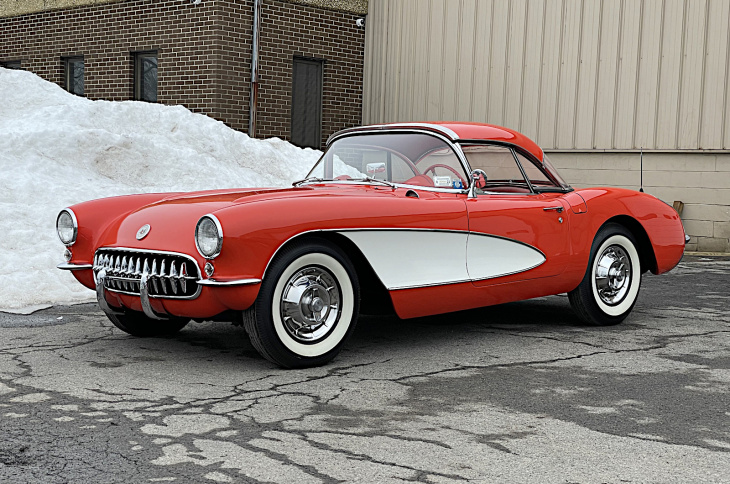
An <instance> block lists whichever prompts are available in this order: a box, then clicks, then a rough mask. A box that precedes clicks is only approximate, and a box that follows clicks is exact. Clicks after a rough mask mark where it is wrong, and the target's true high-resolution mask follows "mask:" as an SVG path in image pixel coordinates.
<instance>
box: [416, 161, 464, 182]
mask: <svg viewBox="0 0 730 484" xmlns="http://www.w3.org/2000/svg"><path fill="white" fill-rule="evenodd" d="M436 168H446V169H447V170H449V171H450V172H451V173H453V174H454V175H456V178H458V179H459V181H461V185H462V186H464V187H466V186H467V183H466V180H464V179H463V178H461V175H459V172H458V171H456V170H455V169H454V168H452V167H450V166H449V165H444V164H443V163H435V164H433V165H431V166H429V167H428V168H426V169H425V170H423V173H424V175H425V174H426V173H428V172H429V171H431V172H433V176H436Z"/></svg>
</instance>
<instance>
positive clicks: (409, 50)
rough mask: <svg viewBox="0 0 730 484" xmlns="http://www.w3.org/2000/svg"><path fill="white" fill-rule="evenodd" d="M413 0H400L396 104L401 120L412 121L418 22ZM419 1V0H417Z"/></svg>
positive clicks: (398, 116) (398, 117)
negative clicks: (415, 33)
mask: <svg viewBox="0 0 730 484" xmlns="http://www.w3.org/2000/svg"><path fill="white" fill-rule="evenodd" d="M413 1H414V0H400V1H399V2H398V3H399V7H400V17H399V18H400V19H401V22H400V23H401V26H402V28H401V32H400V34H401V38H400V49H399V52H398V55H399V58H398V78H397V79H396V82H397V83H398V98H397V99H396V106H397V109H398V113H397V118H396V119H398V120H399V121H411V120H412V119H413V118H412V116H411V108H412V106H413V103H412V100H411V98H412V95H413V92H412V88H413V83H412V81H413V77H414V72H413V69H414V67H415V66H414V57H415V55H416V52H415V50H414V48H415V44H416V43H415V42H414V41H413V34H414V29H415V27H416V24H415V22H414V20H415V17H414V16H413ZM416 1H417V0H416Z"/></svg>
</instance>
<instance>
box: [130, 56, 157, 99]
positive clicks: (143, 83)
mask: <svg viewBox="0 0 730 484" xmlns="http://www.w3.org/2000/svg"><path fill="white" fill-rule="evenodd" d="M134 99H136V100H137V101H147V102H151V103H154V102H157V51H148V52H135V53H134Z"/></svg>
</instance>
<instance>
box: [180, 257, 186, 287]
mask: <svg viewBox="0 0 730 484" xmlns="http://www.w3.org/2000/svg"><path fill="white" fill-rule="evenodd" d="M186 277H188V271H187V268H186V267H185V262H183V263H182V264H180V286H181V287H182V292H183V294H185V293H186V292H187V291H188V280H187V279H186Z"/></svg>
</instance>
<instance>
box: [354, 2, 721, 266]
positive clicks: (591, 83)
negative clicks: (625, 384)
mask: <svg viewBox="0 0 730 484" xmlns="http://www.w3.org/2000/svg"><path fill="white" fill-rule="evenodd" d="M368 8H369V13H368V18H367V29H366V30H367V32H366V37H367V38H366V50H365V52H366V55H365V85H364V109H363V121H364V122H365V123H379V122H394V121H409V120H462V121H477V122H487V123H493V124H498V125H503V126H507V127H510V128H513V129H516V130H518V131H521V132H523V133H525V134H527V135H528V136H530V137H532V138H533V139H535V140H536V141H537V142H538V144H540V145H541V146H542V147H543V148H544V149H545V151H546V152H547V153H548V154H549V156H550V158H551V160H552V161H553V163H554V164H555V165H556V166H558V168H560V170H561V173H562V174H563V175H564V177H565V178H566V179H567V180H568V181H569V182H570V183H571V184H572V185H574V186H578V187H582V186H599V185H604V186H605V185H609V186H622V187H627V188H635V189H638V188H639V183H640V171H639V168H640V152H642V151H643V154H644V156H643V161H644V189H645V191H646V192H648V193H651V194H653V195H655V196H657V197H659V198H661V199H662V200H664V201H665V202H667V203H669V204H672V203H673V202H674V201H682V202H684V210H683V213H682V219H683V221H684V224H685V228H686V230H687V232H688V233H689V234H690V235H691V236H692V239H691V241H690V243H689V245H688V249H689V250H700V251H711V252H730V88H729V84H730V83H728V76H729V72H730V28H728V26H729V25H730V1H729V0H664V1H658V0H616V1H600V0H509V1H507V0H370V2H369V7H368Z"/></svg>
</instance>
